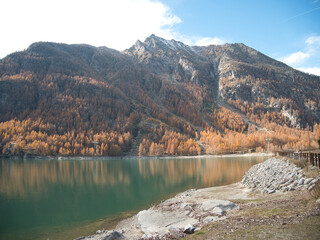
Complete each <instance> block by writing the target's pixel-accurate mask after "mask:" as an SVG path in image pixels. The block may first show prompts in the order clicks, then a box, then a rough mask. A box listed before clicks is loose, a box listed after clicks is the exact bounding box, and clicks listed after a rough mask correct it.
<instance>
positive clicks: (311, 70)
mask: <svg viewBox="0 0 320 240" xmlns="http://www.w3.org/2000/svg"><path fill="white" fill-rule="evenodd" d="M297 69H298V70H300V71H302V72H306V73H310V74H313V75H318V76H320V68H319V67H309V68H297Z"/></svg>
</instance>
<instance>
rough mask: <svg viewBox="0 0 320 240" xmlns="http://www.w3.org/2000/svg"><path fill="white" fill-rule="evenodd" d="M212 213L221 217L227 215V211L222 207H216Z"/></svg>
mask: <svg viewBox="0 0 320 240" xmlns="http://www.w3.org/2000/svg"><path fill="white" fill-rule="evenodd" d="M210 213H211V214H213V215H219V216H221V215H223V214H225V211H224V210H222V209H221V208H220V207H215V208H213V209H212V210H211V211H210Z"/></svg>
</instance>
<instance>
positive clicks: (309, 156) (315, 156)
mask: <svg viewBox="0 0 320 240" xmlns="http://www.w3.org/2000/svg"><path fill="white" fill-rule="evenodd" d="M277 154H278V155H280V156H288V157H291V158H294V159H299V160H307V161H309V162H310V164H311V165H313V166H316V167H318V168H320V153H318V152H288V151H279V152H277Z"/></svg>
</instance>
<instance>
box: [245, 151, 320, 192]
mask: <svg viewBox="0 0 320 240" xmlns="http://www.w3.org/2000/svg"><path fill="white" fill-rule="evenodd" d="M317 181H318V179H314V178H305V177H304V176H303V173H302V169H301V168H299V167H297V166H295V165H293V164H290V163H289V161H285V160H282V159H279V158H277V157H274V158H270V159H268V160H267V161H265V162H263V163H260V164H257V165H254V166H253V167H251V168H250V169H249V170H248V171H247V172H246V174H245V175H244V176H243V178H242V183H243V184H244V185H246V186H247V187H249V188H251V189H253V190H258V191H261V193H274V192H276V191H281V192H286V191H294V190H298V189H305V188H307V189H309V190H311V189H313V188H314V186H315V184H316V183H317Z"/></svg>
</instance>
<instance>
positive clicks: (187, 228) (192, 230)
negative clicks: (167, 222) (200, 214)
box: [183, 224, 196, 234]
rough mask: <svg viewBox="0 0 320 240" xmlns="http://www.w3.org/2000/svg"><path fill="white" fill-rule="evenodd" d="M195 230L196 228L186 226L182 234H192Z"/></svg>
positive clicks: (189, 225)
mask: <svg viewBox="0 0 320 240" xmlns="http://www.w3.org/2000/svg"><path fill="white" fill-rule="evenodd" d="M195 229H196V228H195V227H194V226H193V225H191V224H188V225H187V226H185V227H184V230H183V232H184V233H187V234H192V233H194V230H195Z"/></svg>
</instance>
